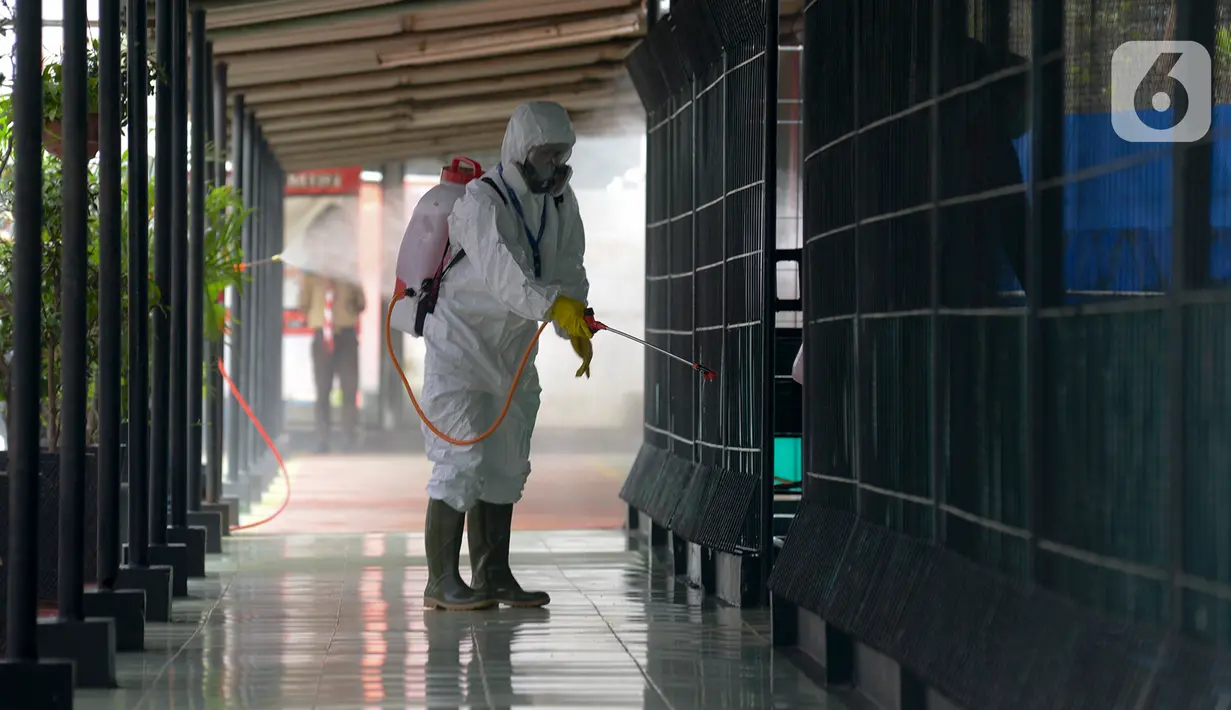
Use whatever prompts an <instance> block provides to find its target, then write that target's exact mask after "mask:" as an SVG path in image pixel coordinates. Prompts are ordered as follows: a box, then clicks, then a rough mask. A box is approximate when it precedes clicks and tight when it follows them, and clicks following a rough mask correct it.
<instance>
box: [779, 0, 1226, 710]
mask: <svg viewBox="0 0 1231 710" xmlns="http://www.w3.org/2000/svg"><path fill="white" fill-rule="evenodd" d="M1228 20H1231V3H1227V2H1225V1H1224V2H1215V1H1214V0H1176V1H1175V2H1141V3H1128V4H1126V3H1110V2H1092V3H1076V2H1068V3H1064V2H1059V1H1055V0H1051V1H1049V0H1035V1H1033V2H1031V1H1030V0H931V1H929V2H922V3H910V4H907V5H906V6H903V5H902V4H901V3H892V2H888V1H887V0H863V1H861V2H852V1H842V2H810V3H808V5H807V10H806V19H805V23H806V24H805V48H804V63H805V70H804V85H805V90H804V97H805V110H804V116H805V118H804V121H805V130H804V132H805V141H804V144H805V145H804V154H805V164H804V170H805V188H804V190H805V199H806V209H805V211H804V219H805V228H804V236H805V247H804V256H803V258H804V270H803V279H804V290H805V296H804V313H805V318H806V328H805V336H804V339H805V352H806V354H807V357H806V368H805V376H804V379H805V383H806V384H805V388H804V408H805V414H804V416H805V423H804V454H805V468H806V473H805V503H804V508H805V510H806V514H801V516H800V519H799V520H798V521H797V523H796V525H795V527H794V528H792V531H791V534H790V535H789V536H788V539H787V541H786V545H785V548H784V550H783V553H782V557H781V558H780V569H779V570H778V571H777V572H776V573H775V578H774V579H773V581H772V583H771V586H772V588H773V590H774V592H775V593H776V594H778V595H779V596H781V597H782V598H784V599H787V600H790V601H792V602H794V603H796V604H798V605H799V606H801V607H804V608H807V609H809V610H812V611H814V612H816V613H818V614H820V615H821V616H822V617H823V618H824V619H825V620H826V621H827V622H829V623H831V624H832V625H833V626H835V627H836V628H838V629H840V630H841V631H842V632H846V633H850V634H852V635H853V636H854V637H855V638H857V639H860V640H865V641H867V642H868V643H869V644H871V645H873V646H875V647H877V648H879V649H880V650H881V651H882V652H887V653H889V654H890V655H892V656H895V657H897V658H898V659H899V660H901V661H902V662H903V664H904V665H905V666H907V667H909V668H911V670H913V671H915V672H918V673H920V674H921V675H922V676H924V678H925V680H928V681H930V682H933V683H934V684H937V685H940V686H942V687H943V688H944V690H946V692H947V694H949V695H950V697H951V698H953V699H955V700H958V701H960V702H961V703H962V704H964V705H967V706H969V707H993V706H1003V703H1004V702H1006V701H1005V698H1009V697H1016V696H1013V695H1011V694H1006V693H1008V692H1009V691H1008V690H1007V689H1006V687H1000V688H999V689H997V691H996V693H995V694H994V697H993V696H985V695H984V694H983V691H984V690H987V686H988V685H989V684H992V683H995V682H998V679H999V680H1003V679H1005V678H1008V675H1005V676H999V675H997V673H999V672H1000V671H998V670H996V669H993V668H989V667H985V666H979V665H978V664H967V666H966V667H965V668H957V667H956V666H954V663H958V662H957V661H952V660H950V661H947V660H945V659H943V658H939V657H933V656H929V655H927V654H929V653H931V652H932V651H935V650H936V649H932V646H931V645H930V644H929V643H922V642H921V643H922V645H917V646H909V644H908V642H907V641H905V640H903V639H905V638H908V637H911V635H912V634H913V633H914V632H915V631H920V630H922V629H923V628H924V627H923V626H916V624H920V625H922V624H925V623H926V625H927V628H928V629H932V630H935V631H936V632H937V634H938V635H934V636H933V638H935V639H936V641H935V643H939V644H942V645H944V646H946V647H956V646H957V645H966V644H968V643H970V642H972V641H971V639H970V638H966V639H958V638H956V637H952V638H949V637H947V636H946V634H948V633H950V631H949V630H946V625H947V626H948V627H953V628H956V627H958V626H960V625H961V624H962V623H974V620H975V618H974V617H975V616H976V615H978V614H987V615H993V616H994V615H996V614H1006V613H1008V612H1009V609H1010V607H1012V609H1013V610H1014V611H1013V613H1014V614H1024V615H1025V616H1023V617H1022V618H1027V619H1034V620H1035V621H1036V622H1037V628H1038V629H1044V628H1046V629H1052V630H1054V631H1055V632H1056V633H1063V631H1061V629H1063V628H1064V627H1065V626H1066V625H1070V626H1069V628H1072V629H1074V631H1073V634H1075V636H1074V638H1076V637H1078V636H1080V637H1082V638H1083V639H1084V640H1083V641H1082V643H1086V642H1089V643H1090V644H1095V645H1097V644H1101V643H1103V642H1106V643H1107V644H1109V646H1108V648H1106V649H1105V651H1104V653H1103V655H1102V657H1101V658H1095V657H1094V656H1091V657H1090V662H1091V663H1094V664H1095V665H1096V666H1099V669H1100V670H1099V672H1102V670H1104V669H1106V668H1110V667H1111V666H1112V665H1114V664H1126V665H1131V664H1133V663H1136V662H1137V661H1135V660H1133V658H1132V657H1131V653H1130V652H1129V651H1128V648H1129V646H1128V645H1127V643H1128V641H1129V639H1130V638H1131V639H1133V642H1134V643H1136V642H1140V643H1142V644H1144V646H1143V648H1148V649H1150V650H1148V651H1142V652H1141V653H1145V654H1152V653H1154V652H1155V650H1156V647H1155V646H1154V645H1153V644H1154V643H1155V642H1156V641H1157V639H1158V638H1159V637H1156V636H1155V635H1154V632H1153V631H1152V629H1154V628H1156V627H1165V628H1170V629H1172V630H1174V631H1176V632H1180V633H1182V634H1184V635H1188V636H1191V637H1194V638H1199V639H1202V640H1205V641H1211V642H1215V643H1218V644H1223V645H1226V644H1231V536H1229V535H1228V534H1227V532H1228V527H1227V523H1226V522H1225V518H1226V516H1225V515H1219V514H1217V513H1215V511H1217V510H1224V511H1225V509H1226V507H1227V506H1228V505H1231V484H1229V483H1228V478H1227V476H1226V470H1227V467H1228V465H1229V464H1231V450H1228V449H1227V448H1226V447H1225V446H1223V445H1222V444H1221V443H1218V442H1221V441H1225V440H1226V436H1225V429H1226V426H1227V422H1228V421H1229V420H1231V398H1229V397H1227V396H1226V394H1225V392H1226V389H1227V378H1226V373H1225V372H1224V369H1225V368H1224V367H1223V366H1222V365H1221V364H1220V363H1222V362H1224V361H1226V360H1227V358H1228V355H1229V354H1231V353H1229V352H1228V350H1227V348H1228V342H1229V341H1228V338H1227V336H1226V332H1225V331H1226V312H1227V305H1226V304H1228V303H1231V291H1229V290H1227V289H1226V288H1225V286H1226V283H1227V280H1228V276H1231V261H1228V259H1227V257H1226V256H1225V251H1226V239H1227V238H1228V237H1231V221H1229V219H1228V217H1229V215H1231V202H1229V201H1228V198H1227V195H1228V194H1231V191H1229V190H1228V184H1229V183H1228V173H1229V169H1228V165H1229V164H1231V141H1229V140H1228V137H1227V136H1228V130H1231V113H1228V110H1227V109H1228V107H1227V106H1226V105H1225V104H1226V103H1227V102H1228V100H1229V99H1231V96H1229V94H1231V83H1229V82H1231V76H1229V75H1231V56H1228V55H1227V53H1226V50H1225V48H1220V47H1219V46H1217V45H1216V42H1215V41H1214V38H1215V28H1216V27H1217V26H1221V27H1223V28H1225V27H1227V22H1228ZM1219 23H1221V25H1219ZM1222 31H1223V33H1224V34H1225V29H1224V30H1222ZM1164 39H1165V40H1176V41H1180V40H1184V41H1195V42H1198V43H1200V44H1202V45H1204V46H1205V47H1206V48H1207V50H1208V51H1209V53H1210V54H1211V56H1212V57H1213V62H1212V64H1213V67H1214V72H1215V75H1214V92H1213V93H1214V99H1215V100H1214V103H1215V107H1214V111H1213V128H1212V130H1211V132H1210V133H1209V134H1208V135H1207V137H1206V138H1204V139H1202V140H1199V141H1197V142H1192V143H1177V144H1175V145H1167V144H1158V143H1154V144H1150V143H1130V142H1127V141H1125V140H1123V139H1121V138H1119V137H1117V135H1116V134H1115V133H1114V132H1113V130H1112V118H1111V98H1110V92H1111V89H1112V82H1111V71H1110V70H1111V69H1112V68H1113V67H1112V53H1113V52H1114V51H1115V49H1116V47H1117V46H1119V45H1120V44H1121V43H1123V42H1126V41H1129V40H1164ZM1160 61H1162V62H1163V64H1166V62H1167V61H1168V60H1166V59H1162V60H1160ZM1162 68H1163V65H1159V66H1158V67H1156V69H1159V70H1160V71H1161V73H1160V74H1159V76H1154V75H1152V74H1151V75H1147V76H1146V78H1145V80H1144V81H1143V88H1142V89H1141V90H1140V91H1138V92H1137V94H1138V98H1137V104H1138V113H1139V114H1143V115H1144V114H1146V113H1150V111H1149V110H1148V109H1149V102H1150V100H1151V98H1152V97H1153V96H1154V95H1155V94H1156V93H1158V92H1160V91H1162V92H1164V93H1166V94H1168V95H1169V96H1171V97H1172V98H1173V101H1174V102H1176V103H1177V104H1179V105H1178V106H1176V107H1175V108H1174V109H1173V111H1171V112H1170V113H1169V114H1167V115H1164V116H1155V117H1150V116H1146V119H1145V120H1147V121H1148V122H1150V123H1151V125H1161V123H1155V121H1160V122H1161V121H1165V120H1171V121H1172V122H1173V123H1174V122H1175V121H1174V119H1175V116H1181V115H1184V110H1185V103H1186V102H1189V101H1192V102H1194V103H1193V105H1196V102H1195V100H1196V95H1195V94H1193V93H1192V92H1195V91H1197V92H1199V91H1202V90H1203V87H1200V86H1187V87H1185V89H1186V90H1187V92H1188V93H1187V94H1186V93H1185V91H1180V90H1176V89H1174V88H1173V84H1169V83H1168V81H1169V80H1166V78H1165V75H1166V74H1167V72H1168V71H1169V70H1170V67H1169V66H1167V67H1166V69H1167V70H1166V71H1162ZM1023 296H1024V297H1023ZM1215 432H1222V434H1219V435H1216V434H1215ZM818 545H827V546H828V545H833V546H837V548H838V549H836V550H835V549H829V548H826V549H818V548H817V546H818ZM847 545H857V546H858V549H857V550H856V548H854V547H846V546H847ZM844 550H845V552H843V551H844ZM960 558H965V560H962V559H960ZM971 563H973V564H971ZM856 573H857V574H856ZM866 575H876V577H877V579H869V578H868V577H867V576H866ZM946 575H959V576H961V577H962V578H963V579H968V580H969V585H968V586H969V589H970V590H972V591H971V593H967V592H965V591H961V590H960V589H959V587H960V586H961V585H960V584H957V582H956V580H953V579H948V578H947V577H946ZM972 575H973V576H972ZM987 575H990V576H987ZM856 576H862V578H861V579H855V577H856ZM976 577H977V579H976ZM920 580H923V581H920ZM988 580H995V581H994V582H992V581H988ZM985 582H986V583H985ZM942 588H943V590H942ZM1039 588H1041V590H1040V589H1039ZM976 589H978V590H981V591H980V592H978V593H977V594H976V593H975V592H974V591H973V590H976ZM1044 590H1045V591H1044ZM917 594H927V595H938V596H941V597H943V596H944V595H945V594H950V595H951V596H950V597H949V598H948V605H949V606H951V607H956V608H957V609H956V611H954V610H952V609H948V608H947V609H946V610H943V614H942V610H940V609H938V608H936V607H934V606H927V605H922V606H916V605H915V604H916V601H917V600H916V599H915V597H914V595H917ZM972 594H974V596H972ZM989 595H990V596H991V597H995V600H993V601H989ZM996 595H1003V596H996ZM975 597H978V599H976V598H975ZM855 598H875V599H877V600H884V604H882V603H881V601H877V602H876V603H873V604H868V605H865V606H863V607H860V608H856V607H854V606H850V605H848V604H846V602H847V601H849V600H852V599H855ZM1062 598H1068V599H1070V600H1075V601H1077V602H1079V603H1080V604H1081V605H1083V606H1081V607H1077V608H1078V609H1082V611H1081V613H1080V614H1079V615H1078V616H1073V614H1071V613H1070V612H1069V611H1063V612H1062V611H1060V609H1061V607H1063V609H1065V610H1068V609H1070V607H1068V606H1064V605H1065V604H1066V602H1063V601H1061V599H1062ZM920 603H921V602H920ZM963 607H964V609H963ZM903 609H905V610H906V611H902V610H903ZM895 610H896V611H895ZM915 612H918V613H920V614H922V615H923V616H927V617H929V618H928V619H926V620H925V619H924V618H923V616H921V617H920V618H919V619H913V616H912V615H913V614H914V613H915ZM869 614H871V615H873V616H875V615H878V614H879V615H882V616H883V615H885V614H894V615H895V616H894V619H895V622H894V623H895V624H897V627H896V630H894V632H893V633H888V631H886V629H884V628H881V627H879V626H876V625H875V624H878V623H880V622H875V623H874V619H873V616H868V615H869ZM1083 614H1084V616H1082V615H1083ZM1101 614H1110V615H1113V616H1118V617H1127V618H1129V619H1132V620H1134V621H1136V622H1140V623H1141V624H1142V626H1140V627H1137V628H1136V629H1135V630H1134V631H1132V632H1130V633H1127V634H1125V633H1124V632H1123V630H1121V631H1119V632H1116V633H1114V634H1113V633H1111V632H1109V631H1107V629H1108V628H1111V627H1110V626H1107V625H1104V623H1105V622H1102V621H1097V620H1098V619H1101V618H1103V617H1101V616H1100V615H1101ZM967 617H969V618H967ZM939 618H943V619H944V620H945V623H944V624H939V623H938V622H937V621H936V620H937V619H939ZM1077 618H1080V619H1082V620H1081V621H1080V622H1077V621H1075V619H1077ZM963 620H965V621H963ZM1078 627H1080V628H1078ZM972 628H974V627H972ZM980 628H982V632H981V633H983V634H986V635H988V637H989V638H990V637H991V636H990V635H991V634H993V633H1002V634H1009V635H1011V634H1016V633H1023V634H1024V633H1026V630H1025V629H1024V628H1016V627H1015V628H1008V627H1006V628H1004V629H997V628H995V627H994V625H993V626H991V627H987V626H984V625H983V624H982V622H980ZM953 633H957V631H953ZM1049 633H1050V632H1049ZM1117 634H1118V635H1117ZM946 638H947V639H948V640H942V639H946ZM1022 638H1024V637H1022ZM1053 642H1054V643H1044V644H1043V645H1036V644H1033V642H1032V643H1031V644H1028V646H1029V650H1022V648H1024V647H1022V648H1018V649H1017V650H1013V651H1008V650H1006V651H1005V654H1007V655H1004V656H998V658H1001V659H1002V660H1003V659H1008V658H1010V657H1012V658H1013V659H1014V660H1013V662H1012V663H1011V664H1010V665H1013V666H1016V667H1017V668H1022V667H1027V666H1030V664H1031V663H1032V661H1031V660H1030V658H1031V657H1034V656H1037V657H1040V658H1041V657H1042V656H1043V655H1047V654H1051V656H1052V657H1054V658H1058V659H1068V660H1064V662H1065V663H1070V661H1071V662H1072V664H1077V662H1078V661H1079V660H1081V659H1079V658H1078V656H1081V653H1079V652H1078V651H1077V650H1074V649H1073V648H1068V649H1059V648H1058V646H1057V644H1060V641H1059V640H1058V639H1053ZM1005 643H1006V647H1007V646H1009V645H1011V644H1009V643H1008V637H1006V639H1005ZM1185 643H1187V642H1185ZM904 644H905V645H904ZM1186 648H1187V647H1186ZM929 649H932V651H929ZM1113 649H1114V650H1113ZM1082 653H1084V652H1082ZM1177 653H1181V652H1180V651H1177ZM1183 653H1188V651H1184V652H1183ZM1014 654H1016V655H1014ZM1068 654H1073V655H1068ZM1126 654H1127V655H1126ZM1095 655H1097V654H1095ZM1181 655H1182V654H1181ZM1083 658H1084V656H1083ZM993 660H995V659H988V662H989V663H991V662H992V661H993ZM1006 668H1007V666H1006ZM1159 668H1160V670H1159V672H1160V673H1164V674H1165V673H1170V672H1173V671H1174V670H1175V669H1174V668H1172V669H1170V670H1168V669H1163V668H1161V666H1160V667H1159ZM1004 672H1005V673H1006V674H1008V673H1009V671H1008V670H1005V671H1004ZM1118 672H1119V671H1117V673H1118ZM1200 672H1201V673H1205V671H1200ZM972 673H976V674H977V673H984V674H985V676H984V677H983V678H982V679H975V676H973V675H971V674H972ZM1028 675H1030V674H1029V673H1023V674H1021V677H1023V678H1024V677H1026V676H1028ZM1113 675H1114V674H1113ZM1108 677H1111V676H1108ZM1126 677H1127V676H1122V675H1116V676H1115V682H1117V683H1118V682H1120V681H1124V680H1125V678H1126ZM1006 682H1007V681H1006ZM1126 682H1127V681H1126ZM1167 682H1170V681H1162V680H1160V681H1159V683H1167ZM980 688H982V690H980ZM1085 692H1088V688H1087V689H1086V690H1082V689H1081V688H1079V687H1078V684H1074V685H1064V684H1061V685H1060V686H1058V689H1057V690H1056V693H1059V695H1054V696H1044V695H1043V694H1039V695H1038V697H1039V698H1040V699H1041V702H1042V703H1043V704H1042V705H1037V706H1038V707H1045V706H1048V707H1055V706H1057V705H1058V704H1063V703H1061V701H1060V700H1059V699H1058V698H1065V700H1064V702H1065V703H1068V702H1069V701H1072V704H1073V705H1074V706H1082V705H1083V702H1079V700H1080V698H1084V697H1088V696H1085V695H1082V693H1085ZM1143 692H1159V691H1158V689H1157V688H1153V689H1150V690H1147V691H1143ZM1185 692H1189V691H1185ZM1191 692H1197V691H1191ZM1134 697H1136V696H1134ZM1143 697H1145V696H1143ZM1176 697H1178V696H1176ZM1048 698H1050V699H1051V700H1048ZM1053 701H1054V702H1053ZM1023 702H1024V701H1023ZM1048 702H1052V704H1051V705H1048V704H1047V703H1048ZM1091 702H1094V704H1095V705H1097V704H1100V703H1101V702H1102V701H1101V700H1100V701H1093V700H1092V701H1091ZM998 703H1000V705H998ZM1031 703H1033V700H1032V701H1031ZM1029 706H1030V707H1034V706H1036V705H1033V704H1031V705H1029ZM1088 706H1091V707H1093V706H1094V705H1088ZM1014 707H1017V706H1016V705H1015V706H1014ZM1020 707H1027V705H1026V704H1023V705H1020Z"/></svg>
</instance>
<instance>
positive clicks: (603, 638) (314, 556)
mask: <svg viewBox="0 0 1231 710" xmlns="http://www.w3.org/2000/svg"><path fill="white" fill-rule="evenodd" d="M629 546H630V543H629V541H628V540H627V538H626V537H625V535H624V534H623V533H620V532H617V531H576V532H553V533H537V532H517V533H515V534H514V555H513V557H514V560H513V561H514V565H515V567H516V569H517V570H519V571H520V575H519V576H520V578H521V581H522V583H523V584H524V585H525V586H527V587H534V588H539V589H545V590H547V591H549V592H550V593H551V595H552V603H551V605H550V606H549V607H547V608H546V609H541V610H499V611H497V610H488V611H483V612H472V613H450V612H439V611H425V610H424V609H423V607H422V601H421V595H422V591H423V586H424V582H425V580H426V569H425V567H424V558H423V539H422V536H421V535H405V534H366V535H330V536H314V535H297V536H276V537H275V536H268V537H250V538H236V539H233V540H230V541H228V544H227V551H226V554H225V555H222V556H216V557H213V558H212V561H211V570H210V578H209V579H206V580H202V581H196V582H193V583H192V594H193V596H194V598H193V599H191V600H183V601H178V602H177V605H176V609H175V616H176V621H177V623H174V624H165V625H152V626H151V627H150V628H149V630H148V632H147V649H148V650H147V651H146V652H145V653H143V654H121V655H120V656H119V660H118V671H119V676H120V684H121V686H122V688H121V689H120V690H117V691H110V692H106V691H81V692H79V693H78V696H77V703H76V707H77V708H84V709H85V710H101V709H103V708H106V709H108V710H121V709H122V710H164V709H169V708H176V709H178V710H232V709H234V710H240V709H243V710H309V709H314V710H377V709H385V708H425V707H426V708H508V709H510V710H511V709H512V708H541V707H542V708H546V707H550V708H579V709H580V708H666V709H671V710H692V709H704V710H719V709H721V708H749V709H753V708H755V709H757V710H768V709H770V708H792V709H795V708H834V709H837V708H842V707H843V706H842V705H841V704H840V703H839V702H838V701H836V700H834V699H832V698H827V696H826V695H825V694H824V693H823V692H822V691H820V690H819V689H818V688H817V687H816V686H815V685H813V684H812V683H811V682H810V681H809V680H807V679H806V678H805V677H804V676H803V675H802V674H801V673H800V672H799V671H798V670H797V669H796V668H795V667H794V666H792V665H791V664H790V663H789V661H788V660H787V659H786V658H784V657H783V656H782V655H781V654H777V653H775V652H774V650H773V649H772V647H771V645H770V643H769V640H768V633H767V626H768V615H767V612H765V611H761V610H756V611H743V612H741V611H740V610H738V609H731V608H725V607H719V606H716V605H715V604H713V603H711V602H706V603H700V602H699V600H698V599H697V595H696V593H695V592H693V591H691V590H688V589H687V588H685V587H683V586H682V585H677V584H676V583H674V582H673V581H672V580H670V579H668V576H667V575H666V574H665V570H662V569H658V568H657V567H656V566H654V565H651V564H649V563H648V562H647V559H648V558H647V555H646V553H645V552H644V551H638V550H636V549H631V550H630V549H629ZM463 563H464V564H465V560H463Z"/></svg>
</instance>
